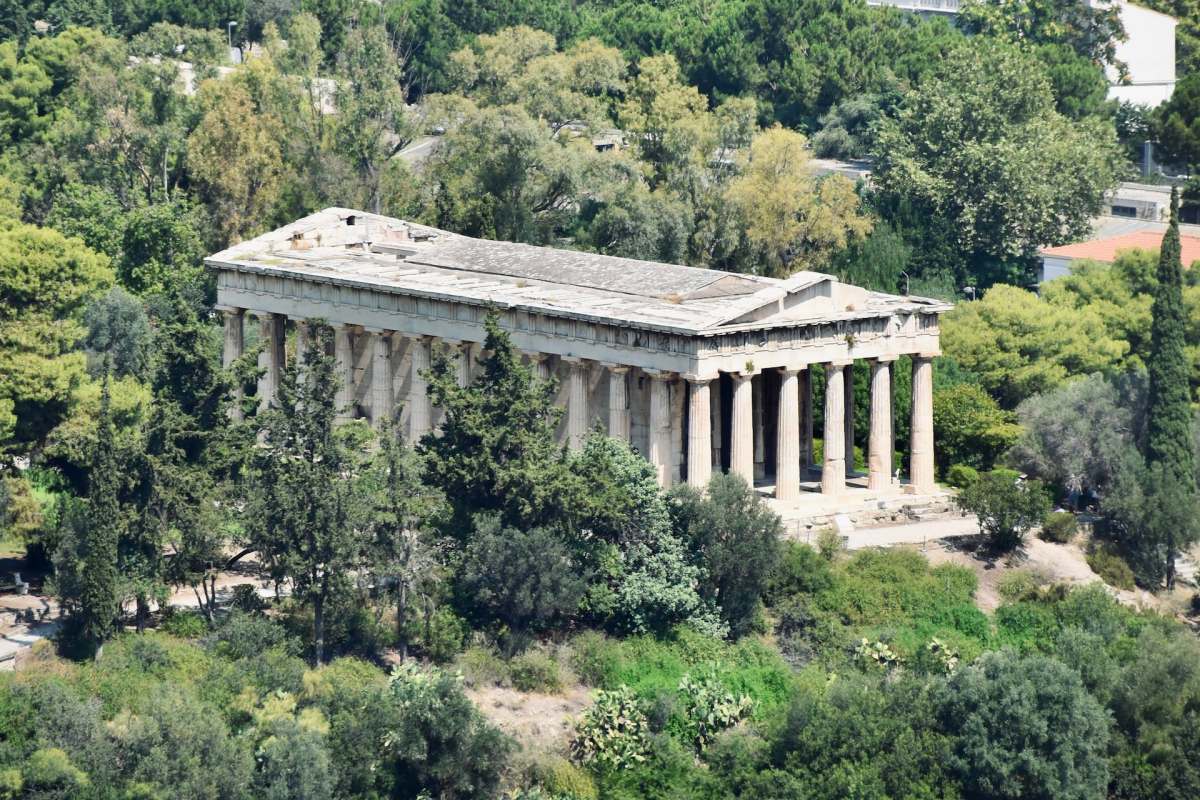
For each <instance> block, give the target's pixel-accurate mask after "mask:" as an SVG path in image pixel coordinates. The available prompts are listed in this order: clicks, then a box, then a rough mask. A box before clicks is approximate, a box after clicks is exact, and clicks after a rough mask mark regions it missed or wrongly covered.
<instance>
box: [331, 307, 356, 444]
mask: <svg viewBox="0 0 1200 800" xmlns="http://www.w3.org/2000/svg"><path fill="white" fill-rule="evenodd" d="M333 358H334V366H335V369H336V370H337V377H338V388H337V394H336V395H335V397H334V406H335V410H336V412H337V418H338V420H340V421H343V422H344V421H346V420H350V419H354V331H353V329H352V328H351V326H349V325H338V326H336V327H335V328H334V329H333Z"/></svg>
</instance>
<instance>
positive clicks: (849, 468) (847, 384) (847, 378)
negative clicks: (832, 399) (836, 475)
mask: <svg viewBox="0 0 1200 800" xmlns="http://www.w3.org/2000/svg"><path fill="white" fill-rule="evenodd" d="M842 392H843V393H844V395H845V398H846V412H845V414H844V416H843V418H842V421H843V422H844V423H845V424H846V438H845V439H844V441H845V443H846V444H845V446H846V453H845V455H846V477H847V478H849V477H851V476H853V475H854V474H855V473H854V363H853V362H851V363H850V365H849V366H847V367H846V368H845V375H844V376H843V377H842Z"/></svg>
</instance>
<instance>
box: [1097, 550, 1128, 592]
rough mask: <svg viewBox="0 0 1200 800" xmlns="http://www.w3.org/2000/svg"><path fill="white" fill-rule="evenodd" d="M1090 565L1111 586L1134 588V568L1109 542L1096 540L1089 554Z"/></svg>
mask: <svg viewBox="0 0 1200 800" xmlns="http://www.w3.org/2000/svg"><path fill="white" fill-rule="evenodd" d="M1087 563H1088V566H1089V567H1091V568H1092V572H1095V573H1096V574H1097V575H1099V576H1100V578H1101V580H1103V581H1104V582H1105V583H1107V584H1108V585H1109V586H1115V587H1117V588H1118V589H1127V590H1132V589H1133V588H1134V587H1135V584H1134V579H1133V570H1132V569H1130V568H1129V564H1128V563H1127V562H1126V561H1125V559H1124V558H1122V557H1121V554H1120V553H1118V552H1117V550H1116V548H1115V547H1113V546H1112V545H1111V544H1109V543H1108V542H1101V541H1094V542H1092V547H1091V548H1090V549H1089V551H1088V554H1087Z"/></svg>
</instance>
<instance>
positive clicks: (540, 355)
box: [521, 350, 550, 361]
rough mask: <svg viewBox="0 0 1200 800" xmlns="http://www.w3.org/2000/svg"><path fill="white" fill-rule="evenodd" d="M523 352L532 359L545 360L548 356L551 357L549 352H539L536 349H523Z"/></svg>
mask: <svg viewBox="0 0 1200 800" xmlns="http://www.w3.org/2000/svg"><path fill="white" fill-rule="evenodd" d="M521 352H522V353H523V354H524V355H525V357H526V358H528V359H529V360H530V361H545V360H546V359H547V358H549V357H550V354H549V353H542V352H539V351H536V350H522V351H521Z"/></svg>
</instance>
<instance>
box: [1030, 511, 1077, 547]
mask: <svg viewBox="0 0 1200 800" xmlns="http://www.w3.org/2000/svg"><path fill="white" fill-rule="evenodd" d="M1078 532H1079V523H1078V522H1077V521H1076V519H1075V515H1074V514H1072V513H1071V512H1070V511H1051V512H1050V513H1049V514H1047V515H1046V518H1045V519H1044V520H1043V521H1042V529H1041V530H1040V531H1038V538H1039V539H1041V540H1042V541H1044V542H1055V543H1056V544H1066V543H1067V542H1069V541H1071V540H1072V539H1074V538H1075V534H1076V533H1078Z"/></svg>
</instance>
